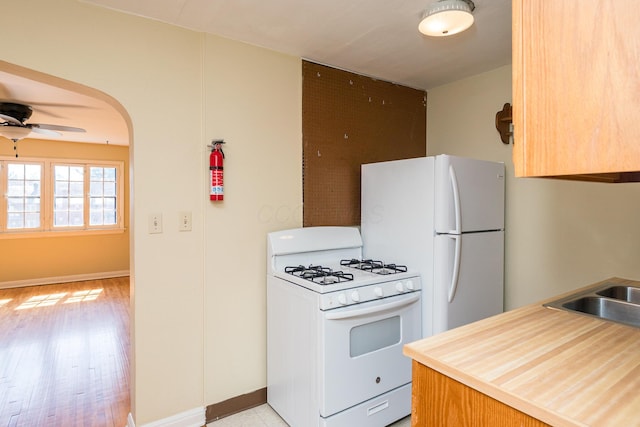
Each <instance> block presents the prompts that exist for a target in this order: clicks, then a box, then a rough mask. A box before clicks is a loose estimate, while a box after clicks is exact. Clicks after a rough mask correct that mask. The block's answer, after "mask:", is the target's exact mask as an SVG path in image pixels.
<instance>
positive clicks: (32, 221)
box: [24, 212, 40, 228]
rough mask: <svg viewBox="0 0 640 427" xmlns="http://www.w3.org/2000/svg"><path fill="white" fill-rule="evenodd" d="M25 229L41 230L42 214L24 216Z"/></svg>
mask: <svg viewBox="0 0 640 427" xmlns="http://www.w3.org/2000/svg"><path fill="white" fill-rule="evenodd" d="M24 221H25V228H39V227H40V213H39V212H38V213H26V214H24Z"/></svg>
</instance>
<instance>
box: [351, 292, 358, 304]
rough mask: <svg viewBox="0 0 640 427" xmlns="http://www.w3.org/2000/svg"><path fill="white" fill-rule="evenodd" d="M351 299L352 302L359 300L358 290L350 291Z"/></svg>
mask: <svg viewBox="0 0 640 427" xmlns="http://www.w3.org/2000/svg"><path fill="white" fill-rule="evenodd" d="M351 300H352V301H353V302H360V294H359V293H358V291H353V292H351Z"/></svg>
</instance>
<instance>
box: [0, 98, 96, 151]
mask: <svg viewBox="0 0 640 427" xmlns="http://www.w3.org/2000/svg"><path fill="white" fill-rule="evenodd" d="M32 113H33V109H32V108H31V107H30V106H29V105H26V104H18V103H16V102H0V120H4V122H2V123H0V136H4V137H5V138H7V139H10V140H12V141H13V142H17V141H18V140H20V139H22V138H25V137H26V136H27V135H29V134H30V133H31V132H36V133H40V134H43V135H50V136H61V134H60V132H85V130H84V129H82V128H76V127H71V126H61V125H50V124H40V123H25V122H26V121H27V120H28V119H29V118H30V117H31V114H32Z"/></svg>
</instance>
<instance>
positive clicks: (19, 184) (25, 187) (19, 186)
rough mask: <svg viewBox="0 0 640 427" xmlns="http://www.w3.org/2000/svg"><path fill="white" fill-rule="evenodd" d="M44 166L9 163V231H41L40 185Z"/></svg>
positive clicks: (7, 193) (7, 224)
mask: <svg viewBox="0 0 640 427" xmlns="http://www.w3.org/2000/svg"><path fill="white" fill-rule="evenodd" d="M41 179H42V165H40V164H27V163H9V164H8V165H7V191H6V193H5V194H6V195H7V197H6V199H7V210H6V212H7V221H6V226H7V229H8V230H18V229H39V228H40V224H41V218H40V199H41V194H40V187H41V185H40V183H41Z"/></svg>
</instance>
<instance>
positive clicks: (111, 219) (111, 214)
mask: <svg viewBox="0 0 640 427" xmlns="http://www.w3.org/2000/svg"><path fill="white" fill-rule="evenodd" d="M104 224H105V225H115V224H116V211H115V210H112V211H107V210H105V211H104Z"/></svg>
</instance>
